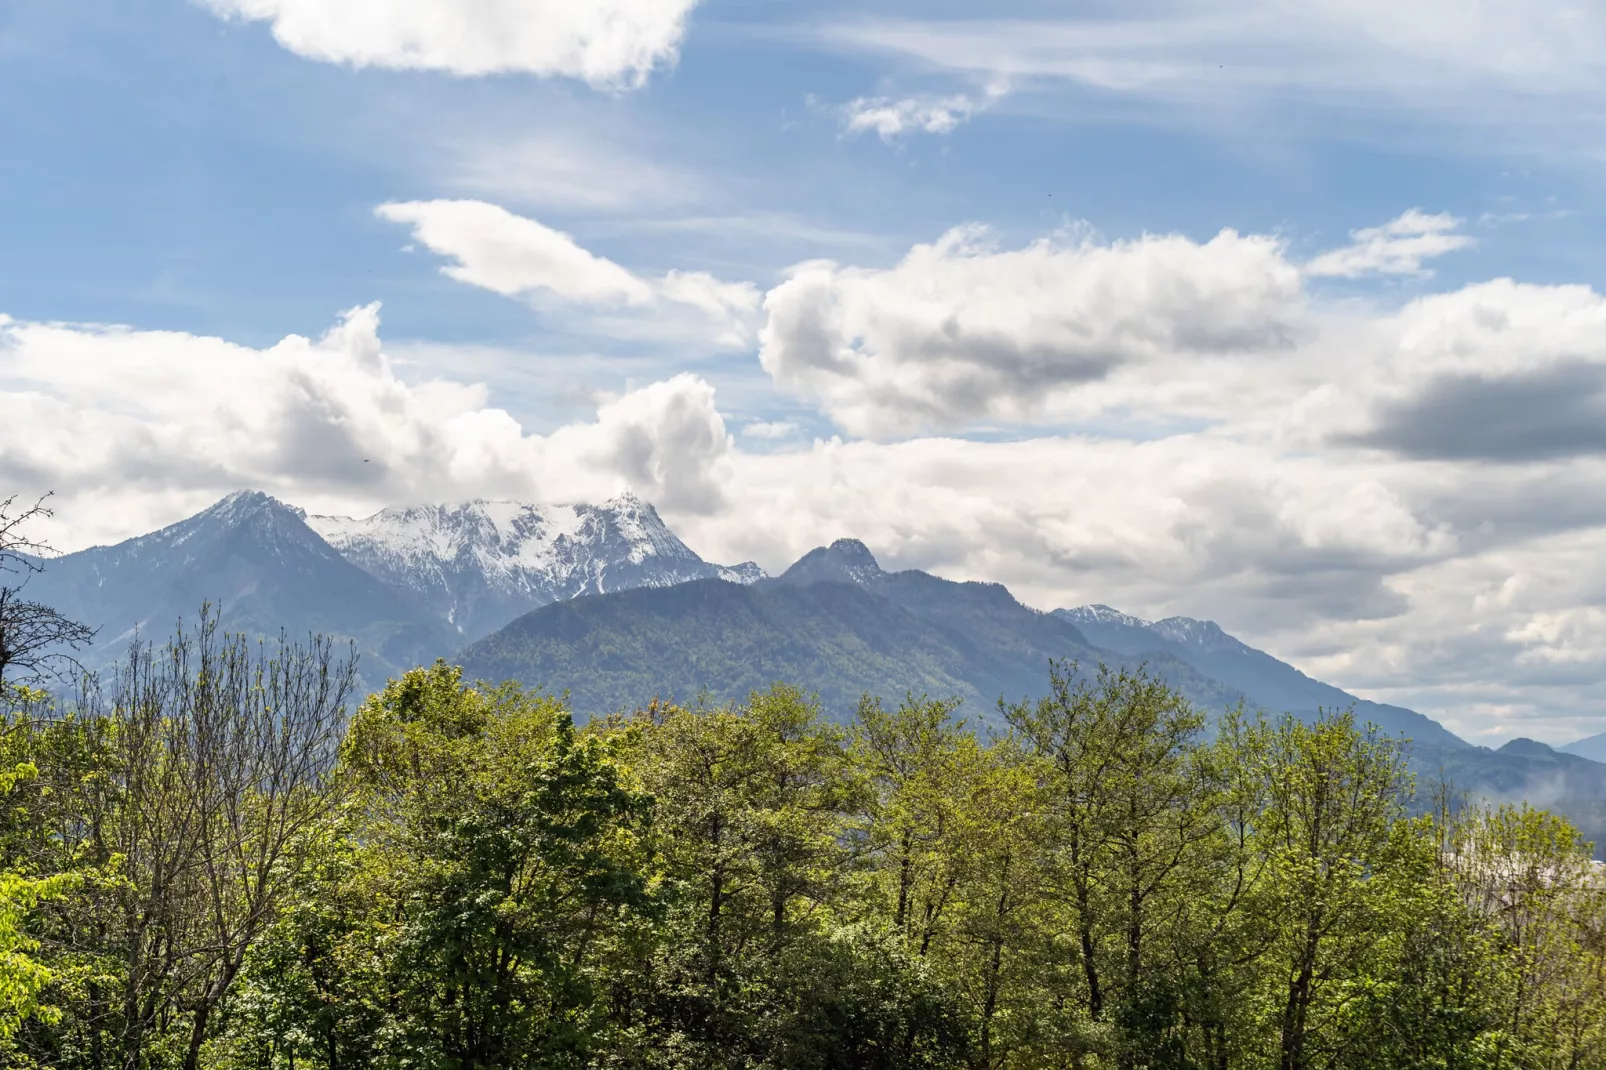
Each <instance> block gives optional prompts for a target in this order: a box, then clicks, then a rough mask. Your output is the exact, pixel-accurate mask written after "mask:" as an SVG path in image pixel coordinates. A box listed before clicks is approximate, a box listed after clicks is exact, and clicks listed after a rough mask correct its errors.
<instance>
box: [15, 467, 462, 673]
mask: <svg viewBox="0 0 1606 1070" xmlns="http://www.w3.org/2000/svg"><path fill="white" fill-rule="evenodd" d="M28 597H29V598H31V599H33V600H36V601H39V602H44V603H46V604H47V605H51V606H54V607H55V608H57V609H59V610H61V611H62V612H64V613H66V614H68V615H69V616H71V617H73V618H74V619H76V620H80V621H82V622H84V623H86V624H88V625H90V626H91V627H95V628H99V629H100V631H99V634H98V635H97V637H96V641H95V645H94V647H93V648H92V649H90V650H89V651H87V652H85V656H84V659H83V660H84V663H85V664H86V665H88V666H90V667H99V666H104V665H106V664H108V663H109V662H112V661H115V660H116V659H118V658H120V657H121V656H122V655H123V654H124V653H125V652H126V651H127V649H128V645H129V643H130V642H131V641H133V639H134V638H135V636H136V635H137V636H139V637H140V638H142V639H149V640H154V641H156V642H158V643H160V642H162V641H165V640H166V639H167V638H168V637H169V636H170V635H171V634H172V630H173V627H174V624H175V622H177V621H178V620H180V619H181V618H182V619H183V620H186V621H191V622H193V621H194V620H195V617H196V614H197V612H198V610H199V608H200V606H201V604H202V603H203V602H208V601H209V602H212V603H214V604H216V605H217V606H218V607H219V609H220V610H221V620H222V623H223V625H224V627H226V628H228V629H230V630H233V631H244V632H248V633H252V634H267V635H276V634H278V632H279V631H280V630H281V629H284V630H286V631H288V632H289V633H290V634H291V636H292V637H298V638H299V637H305V636H306V635H307V634H308V633H309V632H316V633H320V634H327V635H332V636H336V637H340V638H348V639H352V640H355V641H356V642H357V644H358V647H359V648H360V649H361V651H362V652H363V656H364V660H365V665H364V667H363V668H364V671H363V676H364V679H365V680H366V681H369V682H372V681H374V680H383V678H384V677H385V676H387V675H389V674H391V673H394V672H396V671H398V670H399V669H402V668H405V667H407V666H411V665H415V664H418V663H420V662H427V661H429V660H431V659H433V658H435V657H438V656H440V655H442V654H446V653H449V652H450V651H451V649H452V648H453V646H454V645H455V643H456V639H455V636H454V635H453V633H452V632H451V631H450V630H449V629H448V628H447V627H446V626H445V625H444V624H442V623H439V622H436V621H435V620H433V619H432V618H431V617H430V616H429V614H428V613H426V612H425V611H424V610H423V609H422V607H421V606H419V605H418V604H416V603H415V602H413V601H412V600H411V599H410V598H409V597H408V596H407V595H406V594H405V593H404V592H402V591H398V590H397V589H395V588H393V587H391V586H389V585H387V584H385V583H384V582H382V581H380V580H378V579H376V578H375V577H373V576H371V575H369V574H368V573H367V572H365V571H363V570H362V569H360V568H358V567H357V566H356V565H353V564H352V563H350V562H349V561H347V560H346V559H345V558H343V557H341V556H340V554H338V553H337V552H335V550H334V548H333V547H331V546H330V545H329V544H328V543H327V542H325V541H324V540H323V538H322V537H320V536H319V535H318V533H317V532H315V531H313V530H312V529H311V528H310V527H308V526H307V524H306V520H305V517H304V515H303V514H302V512H301V510H299V509H296V508H293V507H291V506H288V505H285V504H284V503H283V502H280V501H278V500H276V499H274V498H270V497H269V496H268V495H266V494H261V493H257V492H254V491H242V492H240V493H238V494H231V495H229V496H228V497H227V498H224V499H223V500H222V501H220V502H218V503H217V504H216V505H213V506H212V507H211V508H209V509H206V510H204V511H203V512H200V513H198V514H196V515H195V516H192V517H190V518H189V519H188V520H183V521H180V522H179V523H177V524H173V525H171V526H170V527H165V528H162V529H161V530H160V531H155V532H152V533H151V534H149V535H142V536H140V537H138V538H134V539H129V540H128V541H126V542H121V543H118V544H117V545H115V546H97V547H93V548H91V549H88V550H81V551H79V552H77V553H72V554H66V555H64V556H62V557H58V558H54V559H52V560H50V561H49V562H47V563H46V568H45V570H44V571H43V572H41V573H39V574H38V575H37V576H35V577H34V578H33V580H32V581H31V582H30V583H29V585H28Z"/></svg>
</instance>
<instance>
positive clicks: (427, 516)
mask: <svg viewBox="0 0 1606 1070" xmlns="http://www.w3.org/2000/svg"><path fill="white" fill-rule="evenodd" d="M307 523H308V524H309V525H310V526H311V527H312V529H313V530H315V531H317V532H318V534H320V535H321V536H323V538H324V539H325V540H326V541H327V542H328V543H329V545H330V546H332V547H334V548H335V549H336V550H337V551H339V553H340V554H341V556H343V557H344V558H345V559H346V560H347V561H349V562H351V563H352V564H354V565H357V566H358V567H359V568H362V569H363V570H364V571H366V572H368V573H369V574H370V575H373V576H375V577H376V578H378V579H380V580H383V581H384V582H385V583H388V584H390V585H391V586H393V587H397V588H400V589H401V590H403V591H406V592H407V593H408V594H409V595H411V596H413V597H414V598H415V599H417V600H418V601H419V602H420V603H421V604H422V605H424V606H425V607H427V609H428V611H429V612H430V613H432V614H433V615H435V616H437V617H438V618H440V619H441V620H443V621H446V622H447V623H448V624H450V625H451V626H452V627H453V628H454V629H456V631H457V632H458V633H459V634H461V635H462V636H464V637H465V638H466V639H468V640H473V639H477V638H479V637H480V636H483V635H486V634H489V633H490V632H492V631H495V630H496V629H497V628H500V627H501V626H502V625H504V624H506V623H508V622H509V621H511V620H513V619H514V618H515V617H518V616H520V615H521V614H523V613H527V612H529V611H530V610H532V609H536V608H539V607H540V606H544V605H547V604H549V603H552V602H558V601H564V600H566V599H570V598H576V597H578V596H580V595H586V594H602V593H605V592H608V591H620V590H626V589H629V588H634V587H668V586H672V585H674V584H677V583H686V582H688V581H690V580H700V579H724V580H729V581H731V582H735V583H752V582H754V581H755V580H758V579H761V578H763V576H764V572H763V570H762V569H760V568H759V567H758V566H757V565H755V564H752V563H751V562H749V563H746V564H742V565H736V566H733V567H724V566H720V565H712V564H709V563H708V562H706V561H704V560H703V559H702V558H701V557H698V556H697V554H696V553H694V552H693V551H692V550H691V548H690V547H688V546H687V545H686V544H685V543H683V542H681V541H680V539H679V538H677V537H676V536H675V534H674V533H673V532H671V531H670V530H669V528H668V527H667V526H665V524H664V522H663V520H662V519H661V518H660V517H659V516H658V512H657V510H656V509H654V508H653V507H652V505H651V504H649V503H647V502H644V501H642V500H641V499H640V498H637V497H636V496H635V495H633V494H625V495H622V496H620V497H618V498H613V499H611V500H609V501H606V502H603V503H602V504H601V505H585V504H574V505H532V504H529V503H525V502H509V501H485V500H477V501H471V502H463V503H459V504H451V505H415V506H404V507H397V508H391V509H385V510H382V511H380V512H378V513H375V514H374V515H373V516H370V517H365V518H362V519H353V518H349V517H333V516H309V517H307Z"/></svg>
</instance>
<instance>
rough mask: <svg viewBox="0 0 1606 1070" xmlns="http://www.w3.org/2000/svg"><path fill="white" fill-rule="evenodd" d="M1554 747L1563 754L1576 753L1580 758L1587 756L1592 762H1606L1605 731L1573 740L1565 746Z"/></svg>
mask: <svg viewBox="0 0 1606 1070" xmlns="http://www.w3.org/2000/svg"><path fill="white" fill-rule="evenodd" d="M1556 749H1557V750H1558V751H1560V752H1561V753H1563V754H1576V755H1578V756H1579V757H1580V758H1588V759H1589V760H1590V761H1593V762H1606V732H1601V733H1600V734H1599V735H1594V736H1588V737H1586V738H1584V739H1579V740H1574V741H1573V742H1571V743H1568V744H1567V745H1566V746H1563V747H1557V748H1556Z"/></svg>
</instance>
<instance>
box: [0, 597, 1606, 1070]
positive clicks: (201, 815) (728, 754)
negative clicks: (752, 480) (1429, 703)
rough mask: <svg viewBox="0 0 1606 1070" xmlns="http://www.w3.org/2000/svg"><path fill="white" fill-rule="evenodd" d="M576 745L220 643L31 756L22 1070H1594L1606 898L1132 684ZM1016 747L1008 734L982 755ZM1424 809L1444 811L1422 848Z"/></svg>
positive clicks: (104, 702)
mask: <svg viewBox="0 0 1606 1070" xmlns="http://www.w3.org/2000/svg"><path fill="white" fill-rule="evenodd" d="M1049 674H1050V684H1051V686H1050V688H1049V691H1048V694H1047V696H1046V697H1045V698H1043V699H1041V700H1039V701H1035V702H1030V703H1020V704H1015V705H1006V706H1003V707H1001V709H1000V710H999V714H1000V717H1001V723H1002V725H1003V727H1001V728H997V729H994V730H991V731H988V732H986V733H982V732H978V731H974V730H973V729H972V728H971V726H970V725H969V724H968V723H967V722H966V720H964V719H963V718H962V717H961V712H962V711H961V709H960V707H959V705H958V703H957V702H955V701H952V700H947V699H940V698H939V699H932V698H930V697H927V696H915V695H911V696H908V697H907V698H906V699H905V700H904V701H903V702H900V703H898V704H896V705H895V706H894V705H891V704H888V703H884V702H881V701H878V700H874V699H868V698H867V699H866V700H865V701H864V702H863V703H861V705H860V707H859V710H858V713H857V716H856V717H855V718H853V720H852V721H851V723H848V724H838V723H833V722H832V721H831V720H829V719H827V718H826V717H824V716H822V714H821V711H820V708H819V706H818V704H817V703H816V702H815V701H814V700H813V699H812V697H811V696H810V694H809V693H807V692H805V691H802V690H800V689H799V688H797V687H792V686H787V685H783V684H776V685H774V686H773V687H770V688H767V689H764V690H760V691H757V692H755V693H753V694H751V695H750V696H749V697H748V698H747V699H746V700H745V701H743V702H740V703H735V704H729V705H718V706H708V705H698V706H679V705H674V704H664V703H654V704H651V705H649V706H648V707H647V708H645V709H641V710H638V711H635V712H633V713H626V714H619V715H616V716H613V717H609V718H606V719H599V720H597V721H593V722H591V723H589V724H586V725H583V726H581V725H576V724H575V723H574V720H573V719H572V717H571V716H570V713H569V711H568V709H567V707H566V704H565V703H564V701H563V700H562V699H560V698H557V697H554V696H551V695H546V694H541V693H534V692H529V691H526V690H523V689H521V688H519V687H517V686H513V685H502V686H493V685H485V684H478V683H473V682H470V681H468V680H466V679H465V678H464V676H463V672H462V670H461V669H458V668H456V667H454V666H451V665H448V664H446V663H444V662H438V663H436V664H435V665H433V666H430V667H426V668H419V669H414V670H412V671H409V672H407V673H404V674H402V675H401V676H399V677H398V678H396V679H394V680H392V681H390V682H389V683H388V684H387V685H386V686H385V687H384V688H383V689H382V690H380V691H378V692H376V693H375V694H373V695H371V696H369V697H367V698H366V699H365V700H363V701H361V702H360V703H359V704H358V705H357V707H356V710H355V712H354V713H353V714H352V715H351V717H350V719H349V722H348V721H346V720H344V718H343V716H342V711H343V710H344V709H345V707H346V705H347V698H348V695H349V689H350V686H351V681H352V680H353V670H352V666H351V664H350V661H349V660H343V659H342V658H341V657H340V656H338V654H337V652H336V651H334V650H333V649H331V648H330V646H329V645H328V644H326V643H320V642H318V641H312V642H310V643H306V644H296V643H290V642H282V643H280V644H277V645H274V644H252V643H249V642H247V641H246V640H244V639H242V638H240V637H236V636H229V635H225V634H222V633H221V632H220V631H219V630H218V629H217V627H216V624H215V621H212V620H211V619H210V618H203V620H202V623H201V625H200V626H199V627H198V628H197V629H195V630H193V631H191V632H181V633H179V635H178V636H177V637H176V638H175V639H174V640H173V642H172V643H171V644H169V646H168V647H166V648H165V649H163V650H155V649H151V648H145V649H143V650H139V651H136V652H135V654H134V655H133V656H132V657H131V658H130V660H129V662H128V664H127V665H126V666H125V667H124V668H123V669H122V670H121V671H120V672H119V673H117V674H116V675H115V676H114V677H113V678H112V679H110V680H109V681H108V682H107V684H106V686H105V687H104V689H92V690H90V691H89V692H88V693H87V694H86V697H84V698H83V699H81V700H79V701H76V702H71V703H69V702H65V701H63V700H58V699H54V698H52V697H50V696H47V695H44V694H43V693H40V692H36V691H28V690H25V689H22V688H19V687H15V686H11V687H8V689H7V691H6V693H5V694H6V698H5V703H6V705H5V711H4V721H3V723H0V770H4V772H3V773H0V802H3V806H0V873H3V876H0V1052H3V1054H4V1061H5V1063H6V1065H11V1066H19V1067H53V1068H58V1067H59V1068H71V1070H80V1068H82V1070H110V1068H114V1067H115V1068H119V1070H168V1068H182V1070H198V1068H203V1067H204V1068H208V1070H295V1068H302V1070H404V1068H405V1070H414V1068H416V1070H491V1068H518V1067H528V1068H537V1067H539V1068H549V1067H551V1068H565V1067H569V1068H575V1070H580V1068H598V1070H602V1068H608V1070H614V1068H618V1070H625V1068H630V1070H702V1068H709V1070H714V1068H718V1070H726V1068H729V1070H738V1068H740V1070H815V1068H818V1070H827V1068H839V1067H846V1068H864V1070H881V1068H886V1070H891V1068H905V1067H907V1068H964V1070H1038V1068H1061V1067H1062V1068H1071V1067H1076V1068H1095V1067H1117V1068H1122V1070H1127V1068H1131V1070H1137V1068H1161V1067H1166V1068H1179V1070H1180V1068H1201V1070H1204V1068H1210V1070H1226V1068H1233V1067H1243V1068H1261V1067H1265V1068H1272V1067H1276V1068H1278V1070H1317V1068H1322V1070H1327V1068H1335V1070H1336V1068H1343V1067H1357V1068H1359V1067H1384V1068H1387V1067H1399V1068H1405V1067H1412V1068H1418V1067H1444V1068H1449V1067H1456V1068H1466V1070H1471V1068H1489V1070H1495V1068H1508V1067H1509V1068H1534V1070H1540V1068H1544V1070H1549V1068H1557V1070H1559V1068H1562V1067H1568V1068H1586V1067H1602V1066H1606V880H1603V878H1602V875H1601V872H1600V868H1599V867H1598V866H1597V865H1595V864H1594V863H1593V862H1591V861H1590V849H1589V845H1587V844H1585V843H1583V842H1582V841H1581V839H1580V837H1579V836H1578V834H1577V833H1576V831H1575V830H1573V829H1572V828H1571V827H1570V826H1569V825H1568V824H1567V823H1566V822H1565V821H1564V820H1562V819H1560V818H1557V817H1554V816H1552V815H1550V814H1547V813H1544V812H1542V811H1537V810H1532V809H1528V808H1513V807H1500V808H1494V809H1488V808H1482V807H1479V806H1474V805H1469V804H1465V803H1461V802H1458V801H1457V800H1455V799H1454V798H1453V797H1451V796H1449V794H1448V793H1443V794H1441V796H1439V797H1436V798H1435V799H1433V800H1431V805H1428V806H1426V807H1425V808H1424V807H1423V806H1421V805H1412V793H1413V791H1414V786H1413V784H1412V783H1411V781H1410V778H1409V777H1408V776H1407V775H1406V773H1405V770H1404V766H1403V761H1402V744H1401V742H1400V741H1398V740H1393V739H1387V738H1382V737H1380V736H1378V735H1377V734H1376V733H1375V732H1374V731H1372V730H1371V729H1369V728H1366V727H1362V726H1357V725H1356V724H1355V723H1354V721H1353V719H1352V718H1351V717H1349V716H1348V715H1345V714H1341V713H1335V714H1330V715H1324V716H1322V717H1321V718H1319V719H1317V720H1315V721H1313V722H1304V721H1300V720H1296V719H1293V718H1283V719H1266V718H1264V717H1254V716H1249V715H1247V714H1245V713H1243V712H1242V711H1237V712H1233V713H1229V714H1228V715H1227V716H1226V717H1224V718H1222V719H1221V720H1219V721H1218V722H1216V723H1213V724H1210V725H1207V724H1206V721H1205V718H1204V717H1203V715H1202V714H1201V712H1200V711H1199V710H1197V709H1195V708H1194V707H1192V706H1191V705H1190V704H1189V703H1188V702H1187V701H1186V700H1184V699H1183V698H1182V696H1181V695H1179V694H1178V693H1177V692H1176V691H1175V690H1173V689H1172V688H1171V687H1169V686H1167V685H1166V684H1165V683H1164V682H1163V681H1161V680H1159V679H1157V678H1155V677H1153V676H1150V675H1148V674H1147V673H1146V672H1144V671H1141V670H1138V671H1129V670H1116V669H1105V668H1097V669H1094V670H1092V671H1089V672H1082V671H1079V670H1078V669H1077V667H1076V666H1072V665H1054V666H1052V667H1050V669H1049ZM992 720H993V722H994V723H995V724H997V723H1000V719H999V718H993V719H992ZM1424 809H1425V810H1426V812H1425V813H1424V812H1423V811H1424Z"/></svg>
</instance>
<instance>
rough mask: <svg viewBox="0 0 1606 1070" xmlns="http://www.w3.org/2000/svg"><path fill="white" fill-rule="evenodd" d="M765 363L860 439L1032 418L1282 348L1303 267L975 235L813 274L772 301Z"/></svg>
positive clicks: (1279, 258) (1166, 247)
mask: <svg viewBox="0 0 1606 1070" xmlns="http://www.w3.org/2000/svg"><path fill="white" fill-rule="evenodd" d="M764 311H765V314H766V321H765V324H764V327H763V329H762V331H761V335H760V338H761V349H760V360H761V361H762V363H763V366H764V368H765V369H766V370H767V371H768V372H769V373H770V374H771V375H772V376H773V377H774V379H775V381H776V382H777V383H778V384H779V385H781V386H782V387H784V388H786V389H788V390H790V391H793V392H795V393H799V394H802V395H806V396H813V397H817V398H819V399H820V400H821V402H822V403H823V405H824V407H825V408H826V410H827V411H828V412H829V413H830V414H831V416H832V418H833V419H835V420H836V421H837V422H838V424H840V425H841V426H842V427H844V428H845V429H847V430H849V431H852V432H853V433H855V434H865V435H884V434H903V433H908V432H912V431H916V430H919V429H921V428H927V427H944V426H957V425H962V424H965V423H968V422H973V421H975V420H977V419H984V418H991V419H1003V420H1019V419H1029V418H1032V417H1033V416H1035V415H1037V414H1038V413H1040V412H1041V411H1042V410H1043V407H1044V406H1045V404H1046V403H1048V402H1051V401H1052V400H1053V399H1054V397H1055V396H1056V395H1057V394H1060V393H1063V392H1065V391H1067V390H1070V389H1073V388H1076V387H1078V386H1080V385H1084V384H1087V383H1090V382H1095V381H1097V380H1100V379H1103V378H1104V377H1106V376H1108V375H1110V374H1111V373H1112V372H1114V371H1115V370H1116V369H1118V368H1121V367H1123V366H1126V365H1133V364H1142V363H1145V362H1152V361H1156V360H1160V359H1164V358H1167V357H1172V356H1175V355H1177V354H1179V353H1182V354H1190V355H1196V356H1198V357H1201V358H1206V357H1210V356H1212V355H1221V354H1227V353H1233V352H1238V351H1244V350H1250V351H1259V350H1268V349H1280V348H1283V347H1285V346H1287V345H1288V344H1289V342H1290V340H1291V338H1292V336H1293V335H1294V334H1295V333H1296V332H1297V330H1298V328H1299V324H1300V320H1301V315H1302V292H1301V282H1300V275H1299V270H1298V268H1296V267H1295V266H1294V265H1293V264H1291V263H1289V261H1288V260H1287V259H1286V258H1285V256H1284V254H1283V250H1282V247H1281V245H1280V244H1279V243H1278V242H1277V241H1276V240H1275V239H1272V238H1266V237H1256V236H1245V235H1240V234H1237V233H1235V232H1233V231H1230V230H1226V231H1222V232H1221V233H1220V234H1218V235H1217V236H1216V237H1214V238H1212V239H1211V240H1210V241H1208V242H1203V243H1200V242H1194V241H1191V240H1189V239H1187V238H1184V237H1180V236H1150V237H1144V238H1142V239H1139V240H1137V241H1131V242H1118V243H1115V244H1110V245H1101V244H1097V243H1094V242H1090V241H1083V240H1071V241H1058V240H1048V239H1045V240H1042V241H1037V242H1034V243H1032V244H1030V245H1028V246H1026V247H1024V248H1020V249H1001V248H999V247H998V246H997V244H996V243H995V242H994V241H993V240H992V238H991V236H990V234H989V233H988V232H987V231H986V230H985V229H983V228H977V227H965V228H959V229H956V230H953V231H950V232H949V233H947V234H945V235H944V236H943V237H941V238H940V239H939V240H938V241H936V242H934V243H932V244H929V245H918V246H916V247H915V248H914V249H912V250H911V251H910V252H909V254H908V255H907V256H905V257H904V259H903V260H902V261H901V262H899V263H898V264H897V265H895V266H894V267H891V268H888V269H871V268H853V267H844V266H841V265H839V264H835V263H831V262H825V261H821V262H815V263H809V264H804V265H802V266H800V267H798V268H796V269H794V271H793V272H792V275H791V277H790V278H789V279H787V280H786V281H785V282H783V283H781V284H780V285H779V286H777V287H775V288H774V289H772V290H771V291H770V292H769V293H768V294H767V295H766V296H765V298H764Z"/></svg>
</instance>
